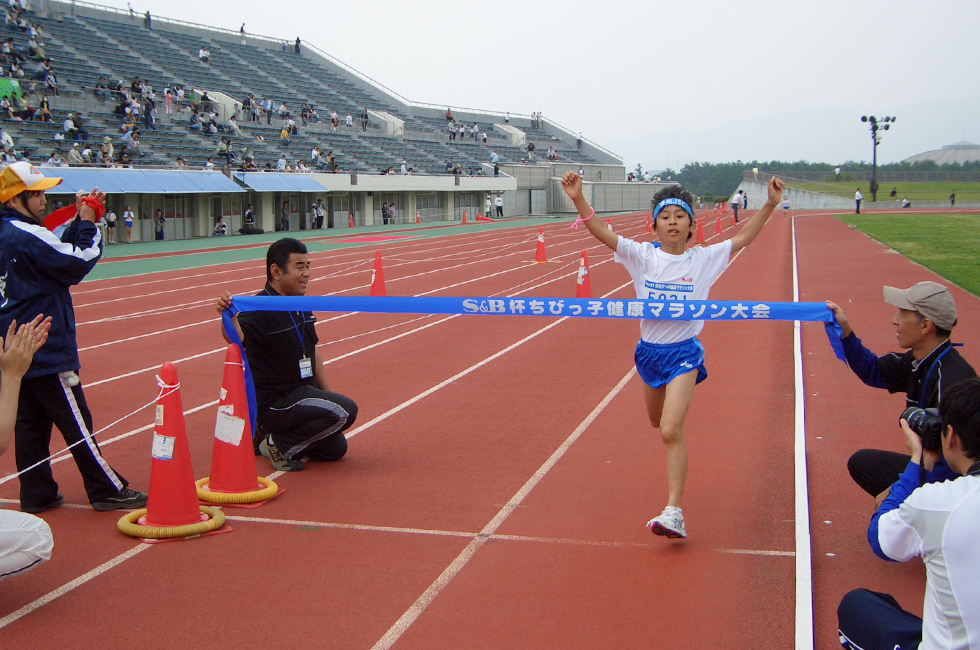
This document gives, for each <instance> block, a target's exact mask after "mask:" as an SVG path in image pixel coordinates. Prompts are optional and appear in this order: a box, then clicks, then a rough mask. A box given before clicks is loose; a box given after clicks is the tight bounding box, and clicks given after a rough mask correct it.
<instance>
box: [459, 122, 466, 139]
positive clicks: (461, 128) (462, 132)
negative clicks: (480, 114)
mask: <svg viewBox="0 0 980 650" xmlns="http://www.w3.org/2000/svg"><path fill="white" fill-rule="evenodd" d="M457 136H458V137H459V141H460V142H462V141H463V140H465V139H466V127H465V126H464V125H463V124H460V125H459V132H458V134H457Z"/></svg>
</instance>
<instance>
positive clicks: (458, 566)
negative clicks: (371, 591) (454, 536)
mask: <svg viewBox="0 0 980 650" xmlns="http://www.w3.org/2000/svg"><path fill="white" fill-rule="evenodd" d="M635 374H636V368H630V370H629V372H627V373H626V375H625V376H624V377H623V378H622V379H620V380H619V383H618V384H616V386H615V387H614V388H613V389H612V390H611V391H609V393H607V394H606V396H605V397H604V398H602V401H601V402H599V404H598V405H597V406H596V407H595V408H594V409H592V412H591V413H589V415H588V416H586V418H585V419H584V420H582V422H581V424H579V425H578V426H577V427H575V430H574V431H572V433H571V434H569V436H568V437H567V438H565V441H564V442H563V443H562V444H561V445H560V446H559V447H558V449H556V450H555V452H554V453H553V454H551V456H550V457H549V458H548V460H546V461H545V462H544V464H543V465H541V467H539V468H538V471H536V472H535V473H534V474H533V475H532V476H531V478H529V479H528V480H527V482H526V483H525V484H524V486H523V487H521V489H520V490H518V491H517V493H516V494H515V495H514V496H513V497H511V498H510V499H509V500H508V502H507V504H506V505H505V506H504V507H503V508H501V509H500V511H499V512H498V513H497V514H496V516H495V517H494V518H493V519H491V520H490V522H489V523H488V524H487V525H486V526H484V527H483V530H481V531H480V532H479V533H478V534H477V535H476V536H475V537H474V538H473V539H472V540H471V541H470V543H469V544H467V545H466V548H464V549H463V550H462V552H460V554H459V555H457V556H456V559H455V560H453V561H452V563H451V564H450V565H449V566H448V567H446V569H445V570H444V571H443V572H442V573H441V574H440V575H439V577H438V578H436V579H435V582H433V583H432V584H431V585H429V588H428V589H426V590H425V591H424V592H423V593H422V595H421V596H419V597H418V599H416V601H415V602H414V603H412V606H411V607H409V608H408V610H407V611H406V612H405V613H404V614H402V615H401V617H400V618H399V619H398V620H397V621H395V624H394V625H392V626H391V627H390V628H389V629H388V631H387V632H385V634H384V636H382V637H381V638H380V639H379V640H378V642H377V643H375V644H374V646H373V650H382V649H384V650H387V648H390V647H391V646H392V645H394V644H395V642H397V641H398V639H399V638H401V636H402V635H403V634H404V633H405V631H406V630H408V628H409V627H410V626H411V625H412V623H414V622H415V621H416V619H418V617H419V616H420V615H421V614H422V612H423V611H425V608H426V607H428V606H429V604H430V603H431V602H432V601H433V600H434V599H435V598H436V596H438V595H439V593H440V592H441V591H442V590H443V589H445V588H446V586H447V585H448V584H449V583H450V582H451V581H452V579H453V578H454V577H456V575H457V574H459V572H460V571H462V570H463V567H464V566H466V564H467V562H469V561H470V560H471V559H472V558H473V556H474V555H475V554H476V552H477V551H478V550H480V547H481V546H483V545H484V544H485V543H486V541H487V540H488V539H489V538H490V536H491V535H493V534H494V533H495V532H496V531H497V529H498V528H500V526H501V525H502V524H503V523H504V522H505V521H506V520H507V517H509V516H510V514H511V513H512V512H514V510H516V509H517V507H518V506H519V505H520V504H521V502H523V501H524V499H525V498H527V495H528V494H530V493H531V490H533V489H534V488H535V487H537V485H538V484H539V483H540V482H541V481H542V479H544V477H545V475H546V474H547V473H548V472H549V471H550V470H551V468H552V467H554V466H555V465H556V464H557V463H558V461H559V460H561V458H562V456H564V455H565V452H567V451H568V450H569V448H570V447H571V446H572V444H574V442H575V441H576V440H578V439H579V437H580V436H581V435H582V433H584V432H585V430H586V429H587V428H589V425H591V424H592V422H594V421H595V419H596V418H597V417H599V414H600V413H602V412H603V411H604V410H605V408H606V407H607V406H608V405H609V403H610V402H611V401H612V400H613V398H614V397H616V395H618V394H619V393H620V392H621V391H622V390H623V387H625V386H626V383H627V382H628V381H629V380H630V379H632V378H633V375H635Z"/></svg>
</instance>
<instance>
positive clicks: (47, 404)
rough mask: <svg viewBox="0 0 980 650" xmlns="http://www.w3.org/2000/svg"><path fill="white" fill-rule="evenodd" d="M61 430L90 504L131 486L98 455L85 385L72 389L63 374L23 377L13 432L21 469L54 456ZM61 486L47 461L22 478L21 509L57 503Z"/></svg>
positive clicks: (19, 469) (18, 463)
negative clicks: (54, 431)
mask: <svg viewBox="0 0 980 650" xmlns="http://www.w3.org/2000/svg"><path fill="white" fill-rule="evenodd" d="M52 425H54V426H56V427H58V430H59V431H61V435H62V436H63V437H64V439H65V442H66V443H67V444H69V445H71V444H73V443H75V442H78V441H79V440H83V439H85V438H86V437H87V439H85V441H84V442H81V443H79V444H77V445H75V446H74V447H72V448H71V455H72V456H73V457H74V459H75V465H77V466H78V471H79V472H81V474H82V480H83V481H84V483H85V492H86V493H87V494H88V500H89V502H90V503H95V502H96V501H105V500H106V499H107V498H109V497H111V496H114V495H115V494H116V493H117V492H119V490H121V489H123V488H124V487H126V485H127V483H126V479H124V478H123V477H122V476H120V475H119V474H118V473H116V471H115V470H113V469H112V467H110V466H109V463H107V462H106V460H105V459H104V458H103V457H102V454H101V453H100V452H99V446H98V445H97V444H96V442H95V438H92V437H91V433H92V414H91V413H90V412H89V410H88V405H87V404H86V403H85V394H84V393H83V392H82V386H81V384H79V385H77V386H69V385H68V381H67V380H66V379H62V378H61V377H60V376H59V375H57V374H53V375H44V376H42V377H32V378H30V379H27V378H25V379H23V380H22V381H21V385H20V401H19V403H18V407H17V425H16V428H15V430H14V435H15V439H14V450H15V457H16V461H17V471H18V472H19V471H23V470H24V469H25V468H27V467H30V466H31V465H33V464H34V463H37V462H39V461H42V460H44V459H45V458H47V457H48V456H49V455H50V451H49V447H50V444H51V426H52ZM57 494H58V484H57V483H56V482H55V480H54V476H53V475H52V473H51V463H50V462H44V463H42V464H41V465H38V466H37V467H35V468H34V469H32V470H31V471H29V472H25V473H24V474H21V476H20V505H21V508H43V507H44V506H46V505H48V504H49V503H51V502H52V501H54V500H55V498H56V497H57Z"/></svg>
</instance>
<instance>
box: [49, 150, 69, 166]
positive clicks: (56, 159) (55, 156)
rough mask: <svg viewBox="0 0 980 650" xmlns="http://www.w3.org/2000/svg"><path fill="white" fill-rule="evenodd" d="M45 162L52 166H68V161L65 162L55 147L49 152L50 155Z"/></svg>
mask: <svg viewBox="0 0 980 650" xmlns="http://www.w3.org/2000/svg"><path fill="white" fill-rule="evenodd" d="M45 164H47V165H51V166H52V167H67V166H68V163H66V162H65V161H64V160H62V158H61V153H60V152H59V151H58V150H57V149H55V150H54V151H52V152H51V155H50V156H48V160H47V162H46V163H45Z"/></svg>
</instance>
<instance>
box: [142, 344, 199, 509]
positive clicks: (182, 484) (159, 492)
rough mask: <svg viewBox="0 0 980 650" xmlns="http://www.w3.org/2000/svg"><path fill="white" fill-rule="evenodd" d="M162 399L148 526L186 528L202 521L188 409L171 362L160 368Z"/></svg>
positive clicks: (154, 453) (158, 400) (155, 429)
mask: <svg viewBox="0 0 980 650" xmlns="http://www.w3.org/2000/svg"><path fill="white" fill-rule="evenodd" d="M160 381H161V384H162V385H161V387H160V397H158V398H157V420H156V427H154V429H153V452H152V456H153V462H152V465H151V466H150V498H149V501H148V502H147V504H146V524H147V525H148V526H186V525H187V524H195V523H197V522H199V521H201V510H200V509H199V508H198V505H197V490H196V489H195V488H194V467H193V466H192V465H191V451H190V448H189V447H188V446H187V431H186V429H185V428H184V408H183V406H182V405H181V402H180V384H179V383H178V382H177V368H176V367H174V364H172V363H170V362H169V361H168V362H167V363H165V364H163V367H162V368H161V369H160Z"/></svg>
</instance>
